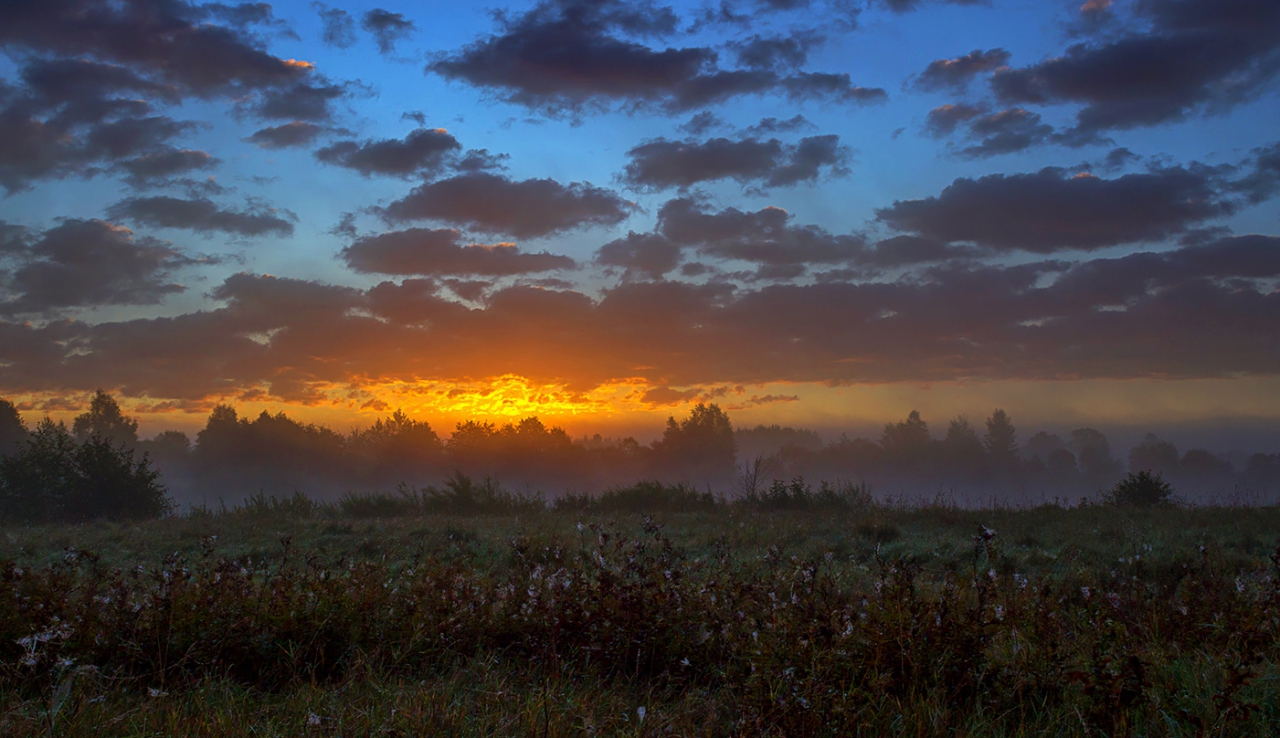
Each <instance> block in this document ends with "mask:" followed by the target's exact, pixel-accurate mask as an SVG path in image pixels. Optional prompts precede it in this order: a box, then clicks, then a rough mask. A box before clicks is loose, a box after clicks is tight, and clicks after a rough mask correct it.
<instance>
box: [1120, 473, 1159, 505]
mask: <svg viewBox="0 0 1280 738" xmlns="http://www.w3.org/2000/svg"><path fill="white" fill-rule="evenodd" d="M1172 497H1173V487H1172V486H1170V485H1169V483H1168V482H1166V481H1164V477H1163V476H1161V475H1160V474H1159V473H1156V474H1152V473H1151V472H1149V471H1145V470H1144V471H1138V472H1130V473H1129V476H1127V477H1125V478H1124V479H1121V480H1120V481H1119V482H1118V483H1116V486H1115V487H1112V488H1111V491H1110V492H1108V493H1107V501H1108V502H1110V503H1111V504H1113V505H1121V506H1126V507H1152V506H1154V505H1162V504H1164V503H1166V502H1169V500H1170V498H1172Z"/></svg>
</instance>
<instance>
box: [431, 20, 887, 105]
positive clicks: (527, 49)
mask: <svg viewBox="0 0 1280 738" xmlns="http://www.w3.org/2000/svg"><path fill="white" fill-rule="evenodd" d="M655 11H656V9H654V8H652V7H650V8H649V9H648V10H647V11H645V12H640V11H637V10H636V9H635V8H633V7H632V6H630V5H628V4H626V3H623V2H620V1H619V0H606V1H605V2H599V3H587V2H582V1H580V0H545V1H544V2H542V3H540V4H539V5H537V6H536V7H535V8H534V9H533V10H530V11H529V12H527V13H525V14H523V15H520V16H518V17H515V18H508V17H507V16H505V15H499V16H498V20H499V24H500V28H499V32H498V33H496V34H494V35H491V36H489V37H487V38H483V39H480V40H478V41H476V42H475V43H473V44H471V45H469V46H467V47H465V48H463V49H461V50H459V51H458V52H456V53H453V54H447V55H443V56H440V57H438V58H437V59H436V60H435V61H433V62H432V63H431V64H430V65H428V67H427V68H428V71H431V72H434V73H436V74H439V75H441V76H443V77H445V78H446V79H451V80H459V81H463V82H466V83H467V84H471V85H474V86H476V87H480V88H483V89H486V90H489V91H491V92H493V93H494V94H496V95H497V96H499V97H500V98H501V99H503V100H505V101H507V102H511V103H515V104H519V105H524V106H526V107H529V108H533V109H536V110H541V111H544V112H549V113H553V114H555V113H560V112H565V111H581V110H582V109H584V108H587V107H594V108H608V107H613V106H618V105H621V106H623V107H626V108H636V107H646V108H656V109H660V110H664V111H666V112H668V113H678V112H684V111H688V110H692V109H696V108H700V107H706V106H708V105H711V104H715V103H719V102H723V101H724V100H727V99H730V98H733V97H737V96H741V95H748V94H764V93H770V92H780V93H782V94H784V95H786V96H788V97H790V98H792V99H822V100H831V101H839V102H853V103H867V102H878V101H880V100H883V99H885V97H886V95H885V92H884V91H883V90H879V89H867V88H862V87H858V86H856V85H854V84H853V83H852V82H851V80H850V78H849V76H848V75H847V74H821V73H804V72H799V73H795V74H792V75H791V76H785V77H784V76H781V75H779V73H778V72H777V71H775V70H774V69H772V68H762V67H750V66H749V67H747V68H743V69H724V68H721V67H720V66H719V65H718V63H717V61H718V55H717V54H716V52H715V51H714V50H713V49H710V48H707V47H683V48H675V47H667V48H662V49H659V48H655V47H651V46H648V45H645V44H644V43H642V42H640V41H638V40H635V39H634V38H633V37H643V36H646V35H661V34H663V33H666V32H669V30H670V29H673V28H674V14H673V13H672V11H670V9H669V8H668V9H665V13H663V12H655ZM667 14H670V15H669V16H668V15H667ZM668 17H670V18H671V19H672V21H671V23H670V24H669V25H670V29H668V27H667V26H668V23H667V21H666V19H667V18H668ZM770 43H771V42H769V41H766V40H764V39H761V40H760V43H758V44H756V45H755V46H751V42H748V43H747V46H744V47H743V50H744V52H745V51H747V47H748V46H750V47H751V48H753V49H755V51H753V52H752V53H751V54H750V55H749V58H750V59H752V60H758V61H761V62H763V61H765V60H766V58H767V59H772V60H773V62H775V63H774V64H773V66H778V64H777V63H776V62H781V61H785V60H787V59H788V58H790V59H795V58H797V57H796V54H801V55H803V54H802V51H801V50H800V48H799V47H800V46H803V42H802V41H797V44H796V46H797V48H796V49H794V50H791V51H789V50H788V49H789V47H788V45H787V43H786V42H785V41H778V42H777V43H776V44H773V45H772V46H770ZM753 63H754V62H753ZM782 66H786V65H785V64H783V65H782Z"/></svg>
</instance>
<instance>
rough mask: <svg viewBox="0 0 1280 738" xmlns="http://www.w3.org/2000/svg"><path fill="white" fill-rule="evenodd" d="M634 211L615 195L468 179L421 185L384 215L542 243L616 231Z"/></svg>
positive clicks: (580, 187) (533, 182) (578, 185)
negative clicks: (607, 228) (590, 229)
mask: <svg viewBox="0 0 1280 738" xmlns="http://www.w3.org/2000/svg"><path fill="white" fill-rule="evenodd" d="M634 209H635V206H634V205H633V204H631V203H629V202H627V201H626V200H623V199H622V198H621V197H618V195H617V194H615V193H614V192H612V191H610V190H606V189H602V188H600V187H594V186H592V185H590V184H586V183H582V182H575V183H573V184H569V185H564V184H561V183H559V182H556V181H555V180H552V179H526V180H521V181H516V180H511V179H507V178H506V177H502V176H499V175H496V174H487V173H474V174H463V175H459V176H456V177H451V178H449V179H444V180H440V181H438V182H431V183H428V184H424V185H421V186H419V187H416V188H414V189H413V191H412V192H410V193H409V194H408V195H407V196H406V197H404V198H402V199H400V200H397V201H395V202H393V203H391V204H390V205H388V206H387V208H386V209H385V210H384V215H385V217H386V218H387V219H388V220H390V221H392V222H400V221H407V220H439V221H444V222H446V223H452V224H455V225H460V226H465V227H468V228H471V229H474V230H476V231H479V232H481V233H505V234H509V235H512V236H515V237H516V238H537V237H539V236H546V235H550V234H552V233H559V232H562V231H568V230H573V229H575V228H582V227H586V226H596V225H615V224H617V223H621V222H622V221H623V220H625V219H626V218H627V217H628V216H629V215H630V214H631V212H632V211H633V210H634Z"/></svg>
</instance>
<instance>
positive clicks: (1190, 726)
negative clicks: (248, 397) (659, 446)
mask: <svg viewBox="0 0 1280 738" xmlns="http://www.w3.org/2000/svg"><path fill="white" fill-rule="evenodd" d="M1278 632H1280V508H1277V507H1274V506H1271V507H1249V508H1228V507H1216V508H1215V507H1187V506H1179V505H1176V504H1166V505H1158V506H1153V507H1125V506H1116V505H1108V504H1084V505H1080V504H1076V505H1073V506H1070V507H1066V506H1059V505H1042V506H1039V507H1034V508H1028V509H1005V508H991V509H962V508H960V507H958V506H955V505H953V504H950V503H948V501H946V500H944V499H940V500H936V501H933V502H929V503H914V504H907V503H904V502H897V503H893V502H885V501H883V500H876V499H874V498H873V497H871V496H870V495H869V494H868V492H867V490H865V489H864V488H859V487H853V486H848V485H846V486H843V487H838V488H837V487H821V488H819V489H817V490H814V489H811V488H810V487H809V486H808V485H804V484H803V483H799V482H798V483H794V484H789V485H788V484H781V483H779V484H775V485H774V486H773V487H772V488H770V489H769V490H765V491H763V492H761V493H759V494H756V495H753V496H751V497H749V498H747V499H742V500H738V501H734V502H730V501H726V500H724V499H721V498H716V497H713V496H711V495H709V494H707V493H701V492H698V491H696V490H693V489H690V488H686V487H680V486H664V485H660V484H640V485H636V486H634V487H630V488H626V489H618V490H613V491H611V492H609V493H606V494H605V495H603V496H600V497H595V498H589V497H569V498H563V499H561V500H558V501H557V502H556V503H555V504H546V503H544V502H543V501H542V500H541V499H539V498H536V497H532V496H528V495H519V494H512V493H508V492H504V491H502V490H500V489H498V488H497V487H496V486H494V485H489V484H485V483H479V482H474V481H473V480H468V479H466V478H455V479H454V480H452V481H451V483H450V485H449V486H447V487H446V488H444V489H442V490H427V491H416V490H403V491H402V493H400V494H351V495H347V496H346V497H344V498H342V499H341V500H338V501H336V502H332V503H327V504H322V503H317V502H314V501H312V500H310V499H308V498H306V497H303V496H300V495H299V496H295V497H291V498H272V497H264V496H256V497H251V498H250V499H249V500H248V501H247V502H245V503H244V504H242V505H238V506H232V507H218V508H212V509H211V508H197V509H193V510H190V511H188V512H186V513H185V514H182V515H174V516H170V517H166V518H162V519H159V520H153V521H149V522H138V523H123V522H106V521H100V522H92V523H86V524H81V525H47V526H28V527H21V526H9V527H5V528H4V529H3V530H2V532H0V695H3V696H0V734H2V735H58V736H76V735H84V736H88V735H95V736H96V735H129V736H152V735H155V736H159V735H178V734H181V735H199V736H223V735H247V734H252V735H289V736H298V735H317V736H319V735H344V736H350V735H432V734H441V735H476V736H481V735H484V736H489V735H513V736H516V735H519V736H524V735H538V736H544V735H545V736H568V735H574V736H577V735H624V736H661V735H706V736H722V735H778V736H798V735H940V734H953V735H996V736H1001V735H1007V736H1015V735H1039V734H1045V733H1050V734H1055V735H1080V736H1085V735H1088V736H1103V735H1105V736H1120V735H1125V736H1210V735H1213V736H1217V735H1222V736H1266V735H1275V734H1277V733H1280V668H1278V667H1277V660H1278V659H1277V657H1280V641H1278V639H1277V633H1278Z"/></svg>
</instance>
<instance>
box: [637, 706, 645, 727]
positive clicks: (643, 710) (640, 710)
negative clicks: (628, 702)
mask: <svg viewBox="0 0 1280 738" xmlns="http://www.w3.org/2000/svg"><path fill="white" fill-rule="evenodd" d="M636 714H637V715H639V716H640V722H642V723H643V722H644V714H645V709H644V705H641V706H639V707H637V708H636Z"/></svg>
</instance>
